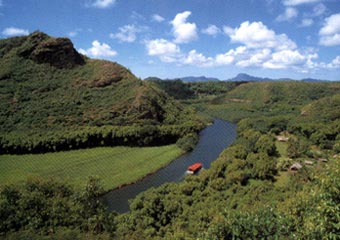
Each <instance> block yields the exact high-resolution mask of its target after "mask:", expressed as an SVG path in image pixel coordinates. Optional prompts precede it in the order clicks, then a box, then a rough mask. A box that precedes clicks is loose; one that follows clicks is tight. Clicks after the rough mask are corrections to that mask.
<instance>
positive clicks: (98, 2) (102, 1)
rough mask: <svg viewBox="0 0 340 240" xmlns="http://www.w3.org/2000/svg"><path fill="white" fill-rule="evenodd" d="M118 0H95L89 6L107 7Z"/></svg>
mask: <svg viewBox="0 0 340 240" xmlns="http://www.w3.org/2000/svg"><path fill="white" fill-rule="evenodd" d="M115 2H116V0H95V1H92V3H91V4H89V6H92V7H96V8H107V7H110V6H112V5H113V4H115Z"/></svg>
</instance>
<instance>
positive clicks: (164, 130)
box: [0, 32, 203, 153]
mask: <svg viewBox="0 0 340 240" xmlns="http://www.w3.org/2000/svg"><path fill="white" fill-rule="evenodd" d="M0 65H1V68H0V136H1V137H0V151H1V152H10V153H11V152H12V153H13V152H14V153H21V152H31V151H33V152H44V151H53V150H63V149H71V148H79V147H88V146H97V145H154V144H156V143H157V144H163V143H167V142H174V141H176V139H178V138H179V137H181V136H182V135H183V134H185V133H187V132H191V131H198V130H199V129H201V128H202V127H203V125H202V122H201V121H200V120H199V119H198V118H197V116H196V115H195V114H194V112H193V111H192V110H190V109H188V108H185V109H184V108H183V107H182V106H181V105H180V104H178V103H177V102H175V101H174V100H172V99H170V98H169V97H168V95H167V94H166V93H164V92H163V91H161V90H160V89H158V88H157V87H155V86H154V85H153V84H151V83H144V82H143V81H141V80H140V79H137V78H136V77H135V76H134V75H133V74H132V73H131V72H130V71H129V70H128V69H126V68H124V67H123V66H121V65H119V64H117V63H114V62H109V61H103V60H94V59H89V58H87V57H85V56H83V55H81V54H79V53H78V52H77V51H76V50H75V49H74V47H73V44H72V42H71V41H70V40H69V39H67V38H53V37H50V36H48V35H46V34H44V33H42V32H34V33H32V34H30V35H29V36H24V37H14V38H8V39H1V40H0ZM183 130H184V131H183Z"/></svg>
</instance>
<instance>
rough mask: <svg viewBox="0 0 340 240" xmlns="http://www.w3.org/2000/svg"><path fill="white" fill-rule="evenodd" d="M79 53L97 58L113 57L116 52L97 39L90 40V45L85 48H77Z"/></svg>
mask: <svg viewBox="0 0 340 240" xmlns="http://www.w3.org/2000/svg"><path fill="white" fill-rule="evenodd" d="M79 52H80V53H81V54H84V55H87V56H91V57H95V58H99V57H114V56H116V55H117V52H116V51H115V50H113V49H111V47H110V46H109V45H108V44H106V43H100V42H99V41H98V40H95V41H93V42H92V47H91V48H88V49H87V50H84V49H82V48H81V49H79Z"/></svg>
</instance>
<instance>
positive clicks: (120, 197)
mask: <svg viewBox="0 0 340 240" xmlns="http://www.w3.org/2000/svg"><path fill="white" fill-rule="evenodd" d="M235 139H236V125H235V124H233V123H229V122H226V121H223V120H220V119H215V120H214V123H213V124H212V125H209V126H208V127H206V128H205V129H204V130H202V131H201V132H200V134H199V142H198V144H197V145H196V147H195V148H194V150H193V151H192V152H189V153H187V154H184V155H182V156H180V157H178V158H177V159H176V160H174V161H171V162H170V163H169V164H168V165H166V166H165V167H164V168H161V169H160V170H159V171H156V172H155V173H154V174H150V175H148V176H146V177H145V178H143V179H142V180H139V181H137V182H135V183H134V184H130V185H127V186H124V187H122V188H119V189H114V190H113V191H110V192H108V193H107V194H104V196H103V197H102V198H101V199H102V200H103V202H105V204H106V205H107V206H108V210H109V211H116V212H119V213H124V212H127V211H129V199H133V198H135V197H136V196H137V195H138V194H139V193H141V192H143V191H145V190H147V189H149V188H152V187H158V186H160V185H162V184H164V183H166V182H178V181H181V180H182V179H183V178H184V177H185V176H186V170H187V168H188V166H190V165H192V164H193V163H195V162H201V163H202V164H203V167H204V168H209V167H210V164H211V163H212V162H213V161H214V160H216V159H217V157H218V156H219V155H220V153H221V152H222V151H223V150H224V149H225V148H226V147H228V146H229V145H230V144H232V143H233V141H234V140H235Z"/></svg>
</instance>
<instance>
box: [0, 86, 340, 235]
mask: <svg viewBox="0 0 340 240" xmlns="http://www.w3.org/2000/svg"><path fill="white" fill-rule="evenodd" d="M339 87H340V84H339V83H300V82H275V83H272V82H270V83H269V82H268V83H244V84H241V85H239V86H237V87H234V88H233V89H231V90H228V91H227V93H223V94H220V95H219V96H212V95H209V94H208V95H206V96H203V95H201V97H197V96H196V97H194V99H191V100H192V101H193V102H192V104H194V105H195V106H199V107H200V108H201V109H203V110H205V111H206V112H208V113H211V114H213V116H217V115H218V116H220V117H222V118H224V119H231V118H233V119H234V120H235V121H236V120H237V119H238V138H237V140H236V141H235V143H234V144H233V145H232V146H231V147H229V148H228V149H226V150H225V151H224V152H223V153H222V154H221V155H220V156H219V158H218V159H217V160H216V161H215V162H214V163H213V164H212V166H211V168H210V169H207V170H202V171H201V172H200V173H199V174H198V175H197V176H189V177H187V178H185V180H184V181H182V182H180V183H168V184H165V185H163V186H161V187H158V188H152V189H149V190H148V191H146V192H143V193H141V194H140V195H139V196H137V197H136V198H135V199H134V200H132V201H131V203H130V208H131V211H130V212H128V213H125V214H121V215H117V214H115V213H106V212H104V211H103V212H101V211H102V210H103V206H100V205H95V204H92V205H90V206H89V207H88V210H86V211H83V212H82V214H83V215H79V211H77V209H83V205H81V204H84V202H82V201H79V199H82V198H75V197H71V196H73V194H75V195H77V194H79V193H77V191H75V190H72V192H70V193H69V194H68V195H61V196H64V197H63V198H60V197H58V198H51V196H60V190H58V191H57V190H56V188H55V187H54V188H52V190H51V192H48V193H46V190H44V189H46V188H45V186H46V185H47V186H48V185H52V186H59V189H63V188H60V186H66V187H67V188H66V189H69V186H68V185H67V184H61V183H58V184H57V183H54V182H48V181H47V182H46V181H40V182H39V181H35V182H32V181H31V182H27V183H25V184H23V185H20V186H17V185H16V186H7V187H6V188H3V189H2V191H1V193H0V212H1V213H2V215H1V216H3V219H1V220H2V221H0V224H1V225H0V229H1V234H3V235H6V236H7V237H9V238H13V239H16V238H18V237H20V236H27V235H28V236H32V238H43V237H44V236H46V235H48V234H49V235H50V236H53V237H56V238H58V237H59V238H64V239H67V238H69V239H70V238H72V239H74V238H76V237H77V238H80V239H81V238H88V237H89V236H90V237H93V238H102V239H105V238H107V239H338V238H339V237H340V235H339V232H340V227H339V222H340V215H339V214H338V209H339V208H340V199H339V193H340V184H339V183H340V168H339V166H340V157H339V154H340V142H339V141H340V120H339V111H340V110H339V103H340V102H339V99H340V98H339V96H340V95H339V91H338V90H339ZM213 95H215V94H213ZM204 99H205V100H206V102H204ZM191 100H186V103H187V104H189V103H190V101H191ZM198 100H199V101H198ZM237 108H238V109H239V111H237ZM233 114H238V115H237V116H235V115H233ZM241 116H244V117H243V118H242V119H241ZM240 119H241V120H240ZM280 139H281V140H280ZM293 166H297V167H295V168H293ZM90 180H91V181H89V183H88V185H87V186H91V187H88V188H86V189H85V192H84V190H80V195H79V196H83V197H84V196H87V197H88V198H90V199H91V197H93V196H95V193H96V192H97V190H98V191H99V190H100V189H101V188H100V184H99V183H98V182H97V181H94V180H93V179H90ZM69 191H71V190H69ZM81 193H83V194H81ZM85 193H86V194H85ZM18 196H20V197H18ZM33 196H41V198H39V199H41V201H37V200H36V199H35V198H33ZM32 198H33V199H32ZM58 201H63V202H64V203H67V204H62V205H60V204H59V205H58ZM28 202H29V203H31V205H30V206H31V207H27V203H28ZM42 203H43V204H42ZM89 203H94V202H93V201H92V202H91V201H89ZM8 206H11V207H8ZM36 206H41V207H40V208H41V209H42V210H43V211H42V212H43V213H46V214H40V215H38V214H36ZM53 206H59V208H56V207H53ZM61 206H74V207H68V208H67V207H61ZM22 209H30V211H24V214H21V215H20V214H15V213H20V212H22ZM56 209H57V210H58V214H56V212H55V211H56ZM50 212H51V213H53V214H47V213H50ZM80 212H81V211H80ZM34 214H35V215H34ZM13 216H15V218H13ZM31 216H35V218H33V220H27V219H31V218H29V217H31ZM70 216H72V217H71V218H70ZM74 219H80V220H81V222H77V221H74ZM49 229H53V230H52V231H49ZM12 231H14V232H12Z"/></svg>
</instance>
